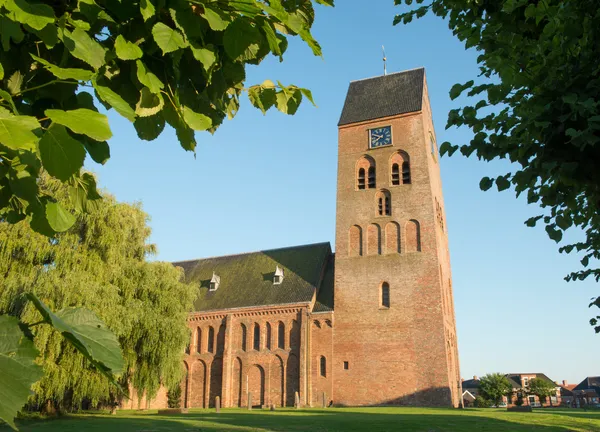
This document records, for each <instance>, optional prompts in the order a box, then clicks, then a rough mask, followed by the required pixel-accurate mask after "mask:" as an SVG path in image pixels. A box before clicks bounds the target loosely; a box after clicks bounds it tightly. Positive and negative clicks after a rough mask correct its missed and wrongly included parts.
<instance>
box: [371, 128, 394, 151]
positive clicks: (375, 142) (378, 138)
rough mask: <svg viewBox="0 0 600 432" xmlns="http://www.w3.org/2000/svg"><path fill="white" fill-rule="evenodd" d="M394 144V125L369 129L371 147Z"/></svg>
mask: <svg viewBox="0 0 600 432" xmlns="http://www.w3.org/2000/svg"><path fill="white" fill-rule="evenodd" d="M389 145H392V127H391V126H383V127H379V128H375V129H370V130H369V148H377V147H383V146H389Z"/></svg>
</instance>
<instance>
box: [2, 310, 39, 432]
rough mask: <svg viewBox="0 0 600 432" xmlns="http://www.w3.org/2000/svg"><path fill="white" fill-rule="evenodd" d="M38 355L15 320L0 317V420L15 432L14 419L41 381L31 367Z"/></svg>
mask: <svg viewBox="0 0 600 432" xmlns="http://www.w3.org/2000/svg"><path fill="white" fill-rule="evenodd" d="M38 355H39V352H38V350H37V349H36V348H35V346H34V345H33V342H32V341H31V339H29V338H28V337H27V336H25V334H24V333H23V331H22V330H21V328H20V326H19V320H18V319H17V318H15V317H12V316H8V315H0V419H2V420H4V421H5V422H6V423H8V424H9V425H10V426H11V427H12V428H13V429H15V430H17V427H16V425H15V423H14V418H15V417H16V416H17V412H19V411H20V410H21V409H22V408H23V405H25V403H26V402H27V399H29V396H31V395H32V393H33V392H32V391H31V386H32V385H33V384H34V383H35V382H36V381H38V380H39V379H41V378H42V376H43V374H44V373H43V369H42V367H41V366H39V365H37V364H36V363H35V359H36V358H37V357H38Z"/></svg>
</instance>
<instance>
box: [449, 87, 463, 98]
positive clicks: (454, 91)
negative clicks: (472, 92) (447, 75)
mask: <svg viewBox="0 0 600 432" xmlns="http://www.w3.org/2000/svg"><path fill="white" fill-rule="evenodd" d="M463 90H464V88H463V86H462V84H454V85H453V86H452V88H451V89H450V99H452V100H454V99H456V98H457V97H459V96H460V94H461V93H462V91H463Z"/></svg>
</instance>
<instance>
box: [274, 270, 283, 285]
mask: <svg viewBox="0 0 600 432" xmlns="http://www.w3.org/2000/svg"><path fill="white" fill-rule="evenodd" d="M281 282H283V269H282V268H280V267H279V266H277V267H276V268H275V274H274V275H273V285H279V284H280V283H281Z"/></svg>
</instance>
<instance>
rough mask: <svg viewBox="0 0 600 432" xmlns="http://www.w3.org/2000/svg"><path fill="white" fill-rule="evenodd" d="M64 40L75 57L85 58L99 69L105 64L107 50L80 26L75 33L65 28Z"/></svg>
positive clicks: (84, 59)
mask: <svg viewBox="0 0 600 432" xmlns="http://www.w3.org/2000/svg"><path fill="white" fill-rule="evenodd" d="M63 42H64V44H65V46H66V47H67V49H68V50H69V52H70V53H71V55H72V56H73V57H76V58H78V59H79V60H83V61H84V62H86V63H87V64H89V65H90V66H92V67H93V68H94V69H96V70H98V69H100V68H101V67H102V66H103V65H104V63H105V61H104V57H105V56H106V51H105V50H104V48H103V47H102V45H100V44H99V43H98V42H96V41H95V40H94V39H92V38H91V37H90V35H88V34H87V33H86V32H85V31H83V30H81V29H80V28H76V29H75V30H73V33H69V31H68V30H64V37H63Z"/></svg>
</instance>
